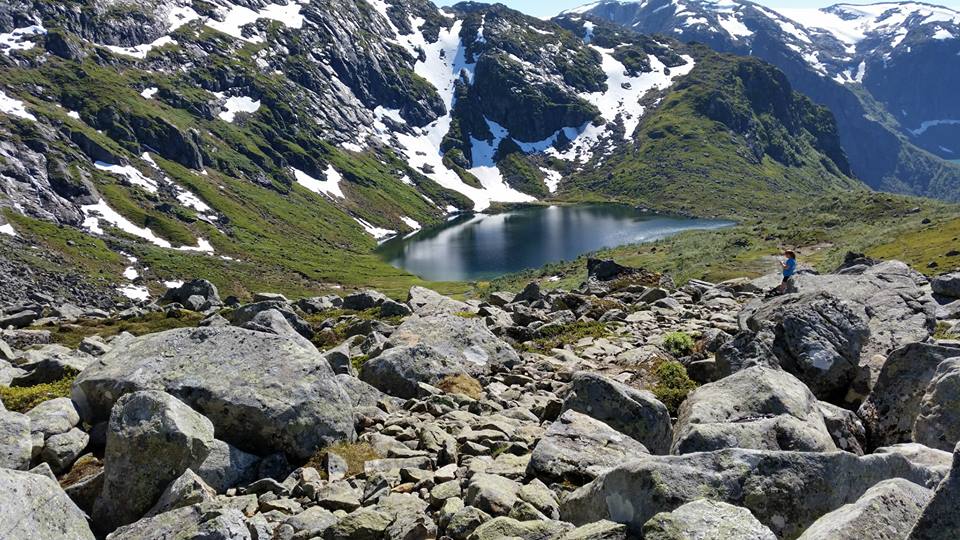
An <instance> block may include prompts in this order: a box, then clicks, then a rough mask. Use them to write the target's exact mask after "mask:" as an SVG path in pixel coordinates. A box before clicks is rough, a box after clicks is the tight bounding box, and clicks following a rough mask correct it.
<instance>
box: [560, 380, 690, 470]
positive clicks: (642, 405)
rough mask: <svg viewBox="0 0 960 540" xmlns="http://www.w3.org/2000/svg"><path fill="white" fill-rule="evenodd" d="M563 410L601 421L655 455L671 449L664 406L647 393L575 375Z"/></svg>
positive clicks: (669, 431)
mask: <svg viewBox="0 0 960 540" xmlns="http://www.w3.org/2000/svg"><path fill="white" fill-rule="evenodd" d="M563 410H565V411H567V410H574V411H577V412H580V413H583V414H585V415H587V416H590V417H593V418H596V419H597V420H600V421H601V422H604V423H605V424H607V425H608V426H610V427H612V428H613V429H615V430H617V431H619V432H621V433H623V434H625V435H627V436H629V437H631V438H633V439H634V440H636V441H637V442H639V443H641V444H643V445H644V446H645V447H647V448H648V449H649V450H650V451H651V452H653V453H654V454H665V453H667V452H668V451H669V450H670V438H671V433H672V429H671V426H670V413H669V412H668V411H667V407H666V405H664V404H663V403H661V402H660V401H658V400H657V398H656V397H655V396H654V395H653V394H652V393H651V392H648V391H645V390H637V389H636V388H631V387H629V386H627V385H625V384H621V383H618V382H616V381H614V380H612V379H609V378H607V377H604V376H602V375H597V374H594V373H586V372H581V373H576V374H575V375H574V376H573V380H572V381H571V382H570V386H569V387H568V388H567V396H566V399H565V400H564V401H563Z"/></svg>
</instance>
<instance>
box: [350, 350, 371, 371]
mask: <svg viewBox="0 0 960 540" xmlns="http://www.w3.org/2000/svg"><path fill="white" fill-rule="evenodd" d="M369 359H370V356H369V355H366V354H361V355H360V356H354V357H353V358H351V359H350V363H351V364H353V369H355V370H357V371H358V372H359V371H360V368H361V367H362V366H363V364H365V363H366V361H367V360H369Z"/></svg>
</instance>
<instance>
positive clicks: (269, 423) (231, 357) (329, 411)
mask: <svg viewBox="0 0 960 540" xmlns="http://www.w3.org/2000/svg"><path fill="white" fill-rule="evenodd" d="M170 351H177V354H176V355H172V354H170ZM143 389H157V390H164V391H166V392H167V393H169V394H171V395H174V396H176V397H178V398H179V399H182V400H183V401H184V402H185V403H187V404H189V405H190V406H191V407H193V408H194V409H196V410H197V411H199V412H200V413H201V414H204V415H205V416H207V417H208V418H209V419H210V420H211V421H212V422H213V424H214V425H215V426H216V429H217V435H218V437H220V438H221V439H222V440H224V441H226V442H228V443H231V444H233V445H234V446H237V447H238V448H241V449H247V450H253V451H256V452H257V453H258V454H267V453H270V452H271V451H279V450H282V451H285V452H288V453H290V454H291V455H293V456H296V457H298V458H301V459H307V458H309V457H310V456H311V455H313V453H314V452H315V451H316V450H317V449H318V448H321V447H323V446H326V445H329V444H333V443H335V442H339V441H343V440H348V441H349V440H353V438H354V437H355V431H354V427H353V407H352V406H351V404H350V400H349V397H348V396H347V394H346V392H345V391H344V390H343V388H342V387H341V386H340V384H339V383H338V382H337V380H336V379H335V378H334V375H333V371H332V370H331V369H330V366H329V365H327V363H326V362H325V361H324V359H323V357H322V356H320V354H319V353H317V352H316V351H308V350H307V349H304V348H303V347H300V346H298V345H297V344H296V343H295V342H293V341H291V340H289V339H286V338H284V337H281V336H274V335H271V334H264V333H261V332H254V331H250V330H243V329H240V328H233V327H229V328H193V329H191V328H185V329H178V330H170V331H167V332H159V333H156V334H149V335H146V336H142V337H139V338H134V339H132V340H130V341H128V342H125V343H122V344H119V345H116V346H115V347H114V349H113V350H112V351H110V352H109V353H107V354H106V355H104V356H103V357H101V358H100V359H98V360H97V361H96V362H95V363H94V364H93V365H91V366H90V367H89V368H88V369H87V370H85V371H84V372H83V373H82V374H81V375H80V377H78V379H77V381H76V383H74V386H73V398H74V402H75V403H76V404H77V405H78V409H79V410H80V412H81V417H82V418H83V419H84V420H85V421H86V422H89V423H96V422H98V421H100V420H102V419H104V418H105V417H106V415H107V414H108V412H109V411H110V407H111V406H112V405H113V403H114V401H115V400H116V399H117V398H118V397H120V396H121V395H123V394H125V393H128V392H132V391H136V390H143Z"/></svg>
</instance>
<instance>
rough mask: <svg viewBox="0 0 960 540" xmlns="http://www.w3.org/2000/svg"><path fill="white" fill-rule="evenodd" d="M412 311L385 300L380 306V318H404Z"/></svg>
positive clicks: (398, 303)
mask: <svg viewBox="0 0 960 540" xmlns="http://www.w3.org/2000/svg"><path fill="white" fill-rule="evenodd" d="M411 313H413V311H412V310H411V309H410V308H409V307H407V305H406V304H401V303H400V302H395V301H393V300H390V299H387V300H385V301H384V302H383V304H381V305H380V316H381V317H383V318H385V319H387V318H390V317H406V316H407V315H410V314H411Z"/></svg>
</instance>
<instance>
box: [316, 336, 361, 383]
mask: <svg viewBox="0 0 960 540" xmlns="http://www.w3.org/2000/svg"><path fill="white" fill-rule="evenodd" d="M362 341H363V337H362V336H353V337H352V338H349V339H347V340H346V341H344V342H343V343H341V344H339V345H337V346H336V347H334V348H332V349H330V350H329V351H326V352H324V353H323V357H324V358H326V359H327V363H328V364H330V369H332V370H333V372H334V373H336V374H337V375H350V376H352V377H356V376H357V370H356V368H354V367H353V362H352V361H351V360H352V359H353V348H354V347H356V346H358V345H359V344H360V342H362Z"/></svg>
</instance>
